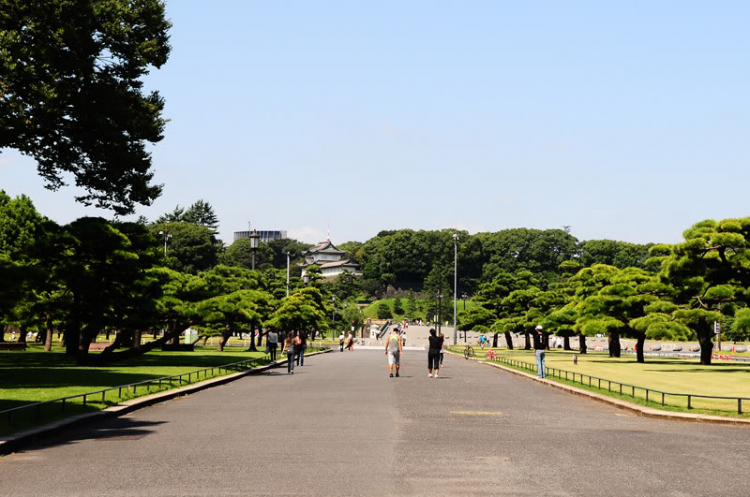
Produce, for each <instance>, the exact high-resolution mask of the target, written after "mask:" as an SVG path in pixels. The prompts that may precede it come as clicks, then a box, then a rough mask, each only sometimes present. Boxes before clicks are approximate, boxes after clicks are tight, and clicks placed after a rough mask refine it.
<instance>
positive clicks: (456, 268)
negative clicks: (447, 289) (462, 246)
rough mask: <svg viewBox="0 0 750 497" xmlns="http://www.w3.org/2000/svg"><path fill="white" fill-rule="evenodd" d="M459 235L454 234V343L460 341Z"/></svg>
mask: <svg viewBox="0 0 750 497" xmlns="http://www.w3.org/2000/svg"><path fill="white" fill-rule="evenodd" d="M457 302H458V235H457V234H456V233H453V343H456V342H457V341H458V329H457V328H456V312H457V311H456V306H457V305H458V303H457Z"/></svg>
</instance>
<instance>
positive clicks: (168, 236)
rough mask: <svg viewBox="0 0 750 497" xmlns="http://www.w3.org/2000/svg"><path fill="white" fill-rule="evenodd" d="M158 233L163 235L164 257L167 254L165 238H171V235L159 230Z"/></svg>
mask: <svg viewBox="0 0 750 497" xmlns="http://www.w3.org/2000/svg"><path fill="white" fill-rule="evenodd" d="M159 234H160V235H164V257H166V256H167V240H169V239H170V238H172V235H170V234H169V233H167V232H166V231H160V232H159Z"/></svg>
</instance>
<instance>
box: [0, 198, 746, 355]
mask: <svg viewBox="0 0 750 497" xmlns="http://www.w3.org/2000/svg"><path fill="white" fill-rule="evenodd" d="M186 212H192V214H191V216H193V217H192V218H191V219H193V220H194V221H195V223H193V222H187V221H186V219H188V218H187V217H186ZM212 212H213V210H212V208H211V206H210V205H209V204H208V203H206V202H204V201H199V202H196V203H195V204H193V206H192V207H190V208H189V209H188V211H183V210H182V209H180V208H178V209H176V210H175V211H174V212H172V213H170V214H169V215H166V216H163V217H162V218H160V221H162V222H158V223H155V224H151V225H145V224H144V223H143V222H137V223H123V222H110V221H107V220H105V219H101V218H81V219H78V220H76V221H74V222H72V223H70V224H69V225H67V226H57V225H56V224H55V223H53V222H52V221H50V220H48V219H46V218H44V217H43V216H41V215H40V214H38V213H37V212H36V210H35V209H34V207H33V204H32V203H31V201H30V200H29V199H28V198H26V197H23V196H21V197H18V198H16V199H11V198H9V197H8V196H7V195H5V194H4V193H0V278H2V280H3V281H4V282H7V284H6V285H4V286H3V288H2V289H0V323H2V329H0V331H4V329H5V327H6V326H12V327H13V328H14V329H16V330H18V331H20V332H21V337H22V339H25V336H26V335H27V334H28V333H29V332H38V334H39V335H40V336H41V337H42V339H43V340H44V342H45V343H46V344H48V345H49V344H50V337H51V336H52V333H53V332H55V331H58V332H61V333H63V335H64V339H65V344H66V347H67V350H68V352H69V353H70V354H75V355H77V356H78V358H79V361H81V362H96V361H110V360H115V359H119V358H127V357H131V356H133V355H137V354H139V353H143V352H146V351H148V350H151V349H152V348H154V347H156V346H159V345H161V344H164V343H167V342H170V341H175V340H177V338H178V337H179V335H180V334H181V333H182V332H184V331H185V330H187V329H189V328H192V329H194V330H198V331H199V332H200V333H201V335H202V336H203V337H210V336H218V337H221V340H220V345H219V347H220V348H221V347H222V346H223V344H224V343H226V341H227V340H228V339H229V338H230V337H231V336H232V335H236V334H240V333H250V335H251V337H252V338H251V349H252V350H254V349H255V346H256V341H255V337H256V334H255V331H260V332H261V335H260V336H261V337H262V332H263V331H264V330H266V329H268V328H275V329H278V330H279V331H281V332H282V333H283V332H291V331H300V332H309V333H314V332H317V331H321V332H324V331H328V330H329V329H330V328H331V327H332V326H334V327H335V326H337V325H336V324H335V322H334V320H335V319H336V317H338V320H339V323H343V324H344V325H345V326H346V327H347V328H348V326H349V323H352V324H353V325H354V326H356V327H359V326H361V325H362V324H363V321H364V318H365V316H366V315H367V317H370V318H378V319H399V320H400V319H425V320H427V321H433V320H434V319H436V318H437V317H438V316H439V317H440V320H441V321H450V318H451V317H452V314H453V308H452V307H453V306H452V301H453V299H452V296H453V285H452V283H453V281H452V280H453V266H452V257H453V243H454V238H453V235H454V232H453V231H451V230H443V231H433V232H428V231H412V230H400V231H388V232H381V233H380V234H378V236H376V237H375V238H373V239H371V240H368V241H367V242H365V243H362V244H360V243H357V242H348V243H347V244H346V249H347V251H352V252H354V253H356V257H357V258H358V259H359V260H360V261H361V262H362V264H363V269H364V277H363V278H359V277H355V276H353V275H352V274H348V273H347V274H344V275H342V276H340V277H337V278H335V279H333V280H331V279H326V278H323V277H322V276H321V274H320V270H319V268H317V266H314V265H313V266H309V267H308V269H307V273H308V278H307V280H308V281H307V282H306V283H303V282H302V281H301V279H300V278H299V277H298V276H296V275H298V274H299V272H298V270H299V267H298V266H297V264H296V263H295V264H293V266H294V269H295V271H294V273H295V275H293V276H292V277H291V278H290V282H289V293H290V294H289V296H287V283H286V252H290V254H291V258H293V260H295V261H299V260H300V258H301V257H303V255H304V250H305V248H306V246H305V245H304V244H301V243H299V242H296V241H294V240H278V241H274V242H271V243H269V244H261V247H260V248H259V249H258V250H257V251H256V253H255V257H256V270H251V269H250V267H251V266H252V264H251V260H252V256H253V254H252V251H251V249H250V247H249V243H248V241H247V240H239V241H237V242H235V243H233V244H232V245H231V246H229V247H228V248H226V249H224V248H223V247H222V246H221V245H220V244H219V243H218V242H217V241H216V239H215V236H214V231H213V230H212V227H213V226H216V225H218V220H217V219H215V216H213V215H212ZM196 213H197V214H196ZM196 223H200V224H196ZM165 235H166V239H165ZM165 240H166V254H165V250H164V242H165ZM458 243H459V251H458V253H459V295H469V296H470V297H471V305H470V306H469V307H468V308H467V309H465V310H464V309H463V308H461V310H460V312H459V315H458V318H459V326H460V327H461V328H463V329H474V330H479V331H484V332H491V333H493V334H494V344H495V345H497V340H498V337H499V336H500V335H504V336H505V341H506V344H507V345H508V347H512V335H514V334H515V335H518V334H521V335H524V336H525V337H526V344H525V347H526V348H528V347H530V334H531V333H533V330H534V328H535V327H536V326H537V325H539V324H542V325H543V326H544V328H545V330H547V331H548V332H551V333H554V334H556V335H557V336H560V337H563V339H564V344H565V345H564V347H565V348H566V349H569V348H570V344H569V339H570V337H572V336H578V337H579V342H580V344H581V352H583V353H585V352H586V337H591V336H595V335H606V336H608V337H609V352H610V355H612V356H616V357H617V356H619V355H620V352H621V351H620V337H629V338H634V339H636V340H637V344H638V360H639V361H643V360H644V356H643V345H644V342H645V340H646V339H669V340H689V339H693V340H694V339H697V340H698V341H699V343H700V344H701V361H702V362H703V363H704V364H708V363H710V361H711V347H712V341H713V338H714V322H719V323H721V326H722V330H723V332H724V335H725V337H726V338H729V339H733V340H742V339H745V338H747V337H748V334H749V333H750V314H748V308H750V306H748V304H750V246H749V244H750V219H728V220H724V221H721V222H716V221H704V222H701V223H698V224H696V225H695V226H693V227H692V228H691V229H689V230H687V231H686V232H685V241H684V242H683V243H679V244H675V245H654V246H639V245H633V244H628V243H622V242H613V241H608V240H594V241H586V242H579V241H578V240H576V239H575V238H574V237H572V236H571V235H570V234H569V233H567V232H566V231H564V230H546V231H540V230H531V229H514V230H505V231H502V232H499V233H479V234H477V235H468V234H466V233H458ZM647 251H648V252H649V253H650V255H651V257H650V258H646V257H645V255H644V254H646V252H647ZM461 271H465V274H464V275H463V276H461V275H462V273H461ZM403 287H406V288H407V290H404V289H403ZM411 287H413V290H412V289H411ZM379 296H391V297H392V298H391V299H386V300H380V301H379V302H378V304H377V305H376V306H374V307H373V308H372V309H371V310H370V308H368V309H366V310H365V312H362V310H361V308H360V306H359V305H358V304H359V303H360V302H363V301H366V299H367V298H372V297H379ZM438 306H439V307H438ZM460 307H461V306H460ZM342 320H343V321H342ZM331 331H332V332H334V331H335V330H331ZM148 332H150V333H161V338H160V339H159V340H156V341H154V342H150V343H149V344H148V345H144V346H142V345H141V342H142V340H141V337H142V335H143V334H144V333H148ZM100 333H115V335H116V339H115V343H114V344H113V345H112V347H110V348H108V349H107V350H105V351H104V352H103V353H102V354H101V355H100V356H98V357H99V358H98V359H96V360H93V359H91V358H90V357H89V356H88V348H89V344H90V343H91V342H92V341H94V340H95V339H96V337H97V335H98V334H100Z"/></svg>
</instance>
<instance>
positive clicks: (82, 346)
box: [76, 330, 98, 365]
mask: <svg viewBox="0 0 750 497" xmlns="http://www.w3.org/2000/svg"><path fill="white" fill-rule="evenodd" d="M97 333H98V332H97ZM94 337H96V335H94ZM91 339H92V337H91V335H90V334H89V333H86V332H84V330H81V331H80V332H78V349H77V350H76V364H78V365H83V364H86V362H87V360H86V357H87V356H88V354H89V345H91Z"/></svg>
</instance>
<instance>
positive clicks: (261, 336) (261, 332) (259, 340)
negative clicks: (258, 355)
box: [258, 327, 315, 348]
mask: <svg viewBox="0 0 750 497" xmlns="http://www.w3.org/2000/svg"><path fill="white" fill-rule="evenodd" d="M313 340H315V338H314V337H313ZM261 345H263V327H260V328H258V348H260V347H261Z"/></svg>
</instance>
